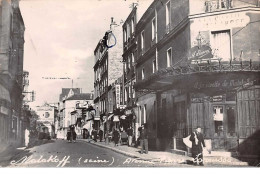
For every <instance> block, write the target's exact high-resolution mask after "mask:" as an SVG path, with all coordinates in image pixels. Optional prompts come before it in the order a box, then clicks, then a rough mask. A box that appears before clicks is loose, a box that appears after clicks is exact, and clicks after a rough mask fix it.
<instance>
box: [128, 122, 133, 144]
mask: <svg viewBox="0 0 260 180" xmlns="http://www.w3.org/2000/svg"><path fill="white" fill-rule="evenodd" d="M127 135H128V146H132V139H133V129H132V127H131V126H130V127H129V128H128V129H127Z"/></svg>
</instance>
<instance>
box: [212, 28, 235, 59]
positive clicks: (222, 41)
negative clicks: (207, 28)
mask: <svg viewBox="0 0 260 180" xmlns="http://www.w3.org/2000/svg"><path fill="white" fill-rule="evenodd" d="M211 36H212V37H211V42H212V44H211V46H212V51H213V56H214V57H213V58H220V59H222V61H230V60H231V58H232V57H231V36H230V30H225V31H214V32H211Z"/></svg>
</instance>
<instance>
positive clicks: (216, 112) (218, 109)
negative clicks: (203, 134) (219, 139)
mask: <svg viewBox="0 0 260 180" xmlns="http://www.w3.org/2000/svg"><path fill="white" fill-rule="evenodd" d="M223 119H224V117H223V106H213V120H214V125H215V133H220V132H222V131H223Z"/></svg>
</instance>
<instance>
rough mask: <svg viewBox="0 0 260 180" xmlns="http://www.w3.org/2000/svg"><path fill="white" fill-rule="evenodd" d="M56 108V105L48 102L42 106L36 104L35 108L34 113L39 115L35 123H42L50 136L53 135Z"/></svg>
mask: <svg viewBox="0 0 260 180" xmlns="http://www.w3.org/2000/svg"><path fill="white" fill-rule="evenodd" d="M56 110H57V107H55V106H51V105H50V104H48V103H45V104H44V105H42V106H37V107H36V110H35V112H36V114H37V115H38V116H39V119H38V120H37V124H38V125H40V124H43V125H44V126H46V127H47V128H48V131H49V133H50V135H51V137H52V138H54V137H55V119H56V116H57V114H56Z"/></svg>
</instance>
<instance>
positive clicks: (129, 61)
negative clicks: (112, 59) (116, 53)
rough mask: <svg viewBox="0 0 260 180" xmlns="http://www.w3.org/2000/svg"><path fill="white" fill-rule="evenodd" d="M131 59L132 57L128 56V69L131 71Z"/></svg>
mask: <svg viewBox="0 0 260 180" xmlns="http://www.w3.org/2000/svg"><path fill="white" fill-rule="evenodd" d="M130 58H131V57H130V56H128V58H127V69H130V65H131V59H130Z"/></svg>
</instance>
